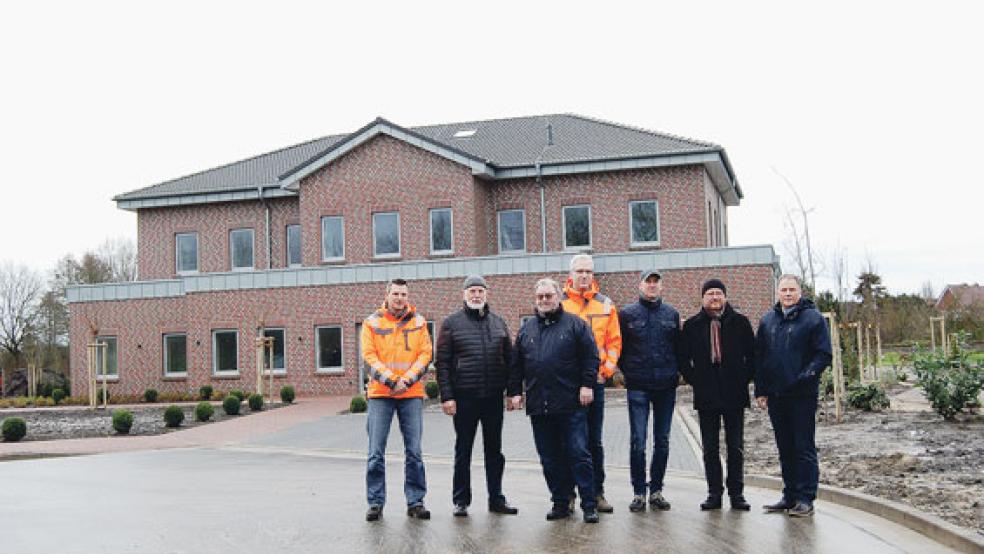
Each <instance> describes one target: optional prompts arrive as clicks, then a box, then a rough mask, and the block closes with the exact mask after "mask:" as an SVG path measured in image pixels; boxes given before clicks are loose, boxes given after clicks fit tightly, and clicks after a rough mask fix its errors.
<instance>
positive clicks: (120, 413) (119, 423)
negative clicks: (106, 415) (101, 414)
mask: <svg viewBox="0 0 984 554" xmlns="http://www.w3.org/2000/svg"><path fill="white" fill-rule="evenodd" d="M131 427H133V413H132V412H131V411H130V410H113V429H115V430H116V432H117V433H119V434H121V435H125V434H127V433H129V432H130V428H131Z"/></svg>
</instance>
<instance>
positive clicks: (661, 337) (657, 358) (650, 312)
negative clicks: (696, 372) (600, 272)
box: [618, 297, 681, 391]
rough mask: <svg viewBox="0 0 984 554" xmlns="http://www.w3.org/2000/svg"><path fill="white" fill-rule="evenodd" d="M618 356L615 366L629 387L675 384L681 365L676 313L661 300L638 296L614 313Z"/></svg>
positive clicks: (657, 386) (642, 387) (668, 386)
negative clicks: (619, 343)
mask: <svg viewBox="0 0 984 554" xmlns="http://www.w3.org/2000/svg"><path fill="white" fill-rule="evenodd" d="M618 321H619V324H620V325H621V329H622V356H621V357H620V358H619V360H618V366H619V368H620V369H621V370H622V375H623V376H624V377H625V388H627V389H630V390H647V391H653V390H660V389H668V388H671V387H675V386H677V383H678V382H679V376H678V373H677V370H678V369H679V367H680V364H681V357H680V355H681V352H680V314H679V313H677V311H676V309H674V308H673V306H670V305H669V304H667V303H666V302H663V299H662V298H657V299H656V300H654V301H649V300H646V299H645V298H641V297H640V298H639V301H638V302H635V303H633V304H629V305H628V306H626V307H624V308H622V309H621V310H620V311H619V313H618Z"/></svg>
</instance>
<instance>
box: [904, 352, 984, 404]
mask: <svg viewBox="0 0 984 554" xmlns="http://www.w3.org/2000/svg"><path fill="white" fill-rule="evenodd" d="M966 339H967V335H966V334H965V333H958V336H957V340H955V341H954V348H953V351H952V352H949V353H938V352H928V353H927V352H919V353H917V354H916V355H915V356H914V357H913V360H912V365H913V367H914V369H915V373H916V384H917V385H918V386H920V387H921V388H922V389H923V392H924V394H925V395H926V398H927V399H928V400H929V403H930V405H931V406H933V409H935V410H936V412H937V413H938V414H940V415H941V416H943V419H946V420H948V421H951V420H953V419H954V418H955V417H956V415H957V414H958V413H960V412H962V411H963V409H964V408H966V407H968V404H971V403H972V402H976V400H977V396H978V395H979V394H980V392H981V389H982V388H984V370H982V368H981V366H980V364H975V363H971V362H970V360H969V358H968V353H967V349H966V344H965V341H966Z"/></svg>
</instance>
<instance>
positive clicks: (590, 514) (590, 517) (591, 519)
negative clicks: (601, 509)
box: [584, 508, 598, 523]
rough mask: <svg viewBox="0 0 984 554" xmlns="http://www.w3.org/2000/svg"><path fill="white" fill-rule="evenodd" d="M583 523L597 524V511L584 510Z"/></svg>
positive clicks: (591, 509)
mask: <svg viewBox="0 0 984 554" xmlns="http://www.w3.org/2000/svg"><path fill="white" fill-rule="evenodd" d="M584 523H598V510H595V509H594V508H588V509H586V510H584Z"/></svg>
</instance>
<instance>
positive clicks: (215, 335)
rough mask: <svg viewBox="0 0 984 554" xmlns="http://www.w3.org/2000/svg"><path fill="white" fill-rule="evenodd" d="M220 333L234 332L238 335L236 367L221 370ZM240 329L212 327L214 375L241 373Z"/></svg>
mask: <svg viewBox="0 0 984 554" xmlns="http://www.w3.org/2000/svg"><path fill="white" fill-rule="evenodd" d="M219 333H233V334H235V335H236V369H226V370H222V371H219V369H218V367H219V347H218V346H219V345H218V334H219ZM239 369H240V368H239V329H212V375H215V376H225V375H236V376H238V375H239Z"/></svg>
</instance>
